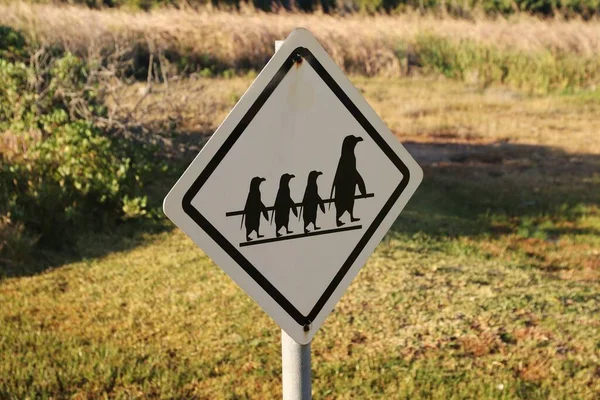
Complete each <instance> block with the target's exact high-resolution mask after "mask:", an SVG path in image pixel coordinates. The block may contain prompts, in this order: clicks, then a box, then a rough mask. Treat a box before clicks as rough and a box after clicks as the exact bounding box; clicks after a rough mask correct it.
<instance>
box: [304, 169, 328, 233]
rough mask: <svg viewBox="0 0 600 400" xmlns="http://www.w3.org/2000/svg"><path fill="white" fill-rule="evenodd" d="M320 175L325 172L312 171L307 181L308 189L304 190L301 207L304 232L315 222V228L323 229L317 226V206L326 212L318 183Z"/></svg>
mask: <svg viewBox="0 0 600 400" xmlns="http://www.w3.org/2000/svg"><path fill="white" fill-rule="evenodd" d="M319 175H323V173H322V172H321V171H310V173H309V174H308V181H307V182H306V189H305V190H304V197H303V198H302V206H301V208H300V216H303V217H304V233H308V232H309V230H308V226H309V225H310V224H313V228H314V230H319V229H321V228H319V227H318V226H317V208H320V209H321V212H322V213H325V203H324V202H323V199H322V198H321V196H319V186H318V185H317V178H318V177H319ZM298 219H300V217H298Z"/></svg>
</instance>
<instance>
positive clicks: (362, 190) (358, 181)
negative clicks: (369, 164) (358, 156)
mask: <svg viewBox="0 0 600 400" xmlns="http://www.w3.org/2000/svg"><path fill="white" fill-rule="evenodd" d="M356 184H357V185H358V190H359V191H360V194H362V195H363V196H364V195H366V194H367V187H366V186H365V180H364V179H363V178H362V176H360V174H359V173H358V171H356Z"/></svg>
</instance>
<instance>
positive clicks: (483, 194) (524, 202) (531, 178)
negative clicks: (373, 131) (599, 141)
mask: <svg viewBox="0 0 600 400" xmlns="http://www.w3.org/2000/svg"><path fill="white" fill-rule="evenodd" d="M405 146H406V147H407V149H408V150H409V152H410V153H411V154H412V155H413V156H414V157H415V158H416V159H417V161H418V162H419V164H420V165H421V166H423V169H424V172H425V177H424V179H423V183H422V185H421V187H420V188H419V189H418V191H417V193H416V194H415V196H414V197H413V198H412V199H411V200H410V202H409V204H408V206H407V207H406V209H405V211H404V212H403V213H402V214H401V216H400V217H399V218H398V220H397V221H396V223H395V224H394V227H393V228H392V232H393V233H397V234H400V233H403V234H415V233H417V232H422V233H425V234H427V235H429V236H434V237H456V236H479V235H488V234H489V235H501V234H506V233H510V232H515V230H518V229H521V230H527V229H530V230H535V228H536V226H539V225H540V224H545V226H544V231H545V232H546V233H547V234H548V235H550V236H559V235H565V234H569V235H577V234H593V235H600V230H599V229H594V228H581V227H577V226H575V225H574V224H572V225H569V224H563V226H560V227H555V226H553V225H552V224H553V223H556V222H569V221H570V222H575V221H576V220H577V219H579V218H581V217H582V216H584V215H585V214H586V213H589V212H590V210H591V209H593V208H594V207H597V206H598V205H600V155H595V154H568V153H565V152H564V151H562V150H560V149H555V148H550V147H544V146H534V145H514V144H508V143H497V144H485V145H481V144H456V143H451V142H444V143H440V142H437V143H426V144H423V143H405ZM595 212H597V209H596V211H595ZM565 225H566V226H565ZM525 234H526V232H525Z"/></svg>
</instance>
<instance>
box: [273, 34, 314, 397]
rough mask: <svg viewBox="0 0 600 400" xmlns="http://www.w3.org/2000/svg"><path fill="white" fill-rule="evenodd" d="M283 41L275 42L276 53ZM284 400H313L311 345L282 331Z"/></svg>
mask: <svg viewBox="0 0 600 400" xmlns="http://www.w3.org/2000/svg"><path fill="white" fill-rule="evenodd" d="M282 44H283V40H276V41H275V52H277V51H278V50H279V48H280V47H281V45H282ZM281 367H282V368H281V369H282V380H283V400H311V399H312V388H311V370H310V343H309V344H298V343H297V342H296V341H295V340H294V339H292V338H291V337H289V335H288V334H287V333H285V332H284V331H283V329H282V330H281Z"/></svg>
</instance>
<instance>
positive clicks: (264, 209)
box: [262, 204, 269, 221]
mask: <svg viewBox="0 0 600 400" xmlns="http://www.w3.org/2000/svg"><path fill="white" fill-rule="evenodd" d="M262 215H263V217H265V219H266V220H267V221H269V212H268V211H267V207H265V205H264V204H262Z"/></svg>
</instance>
